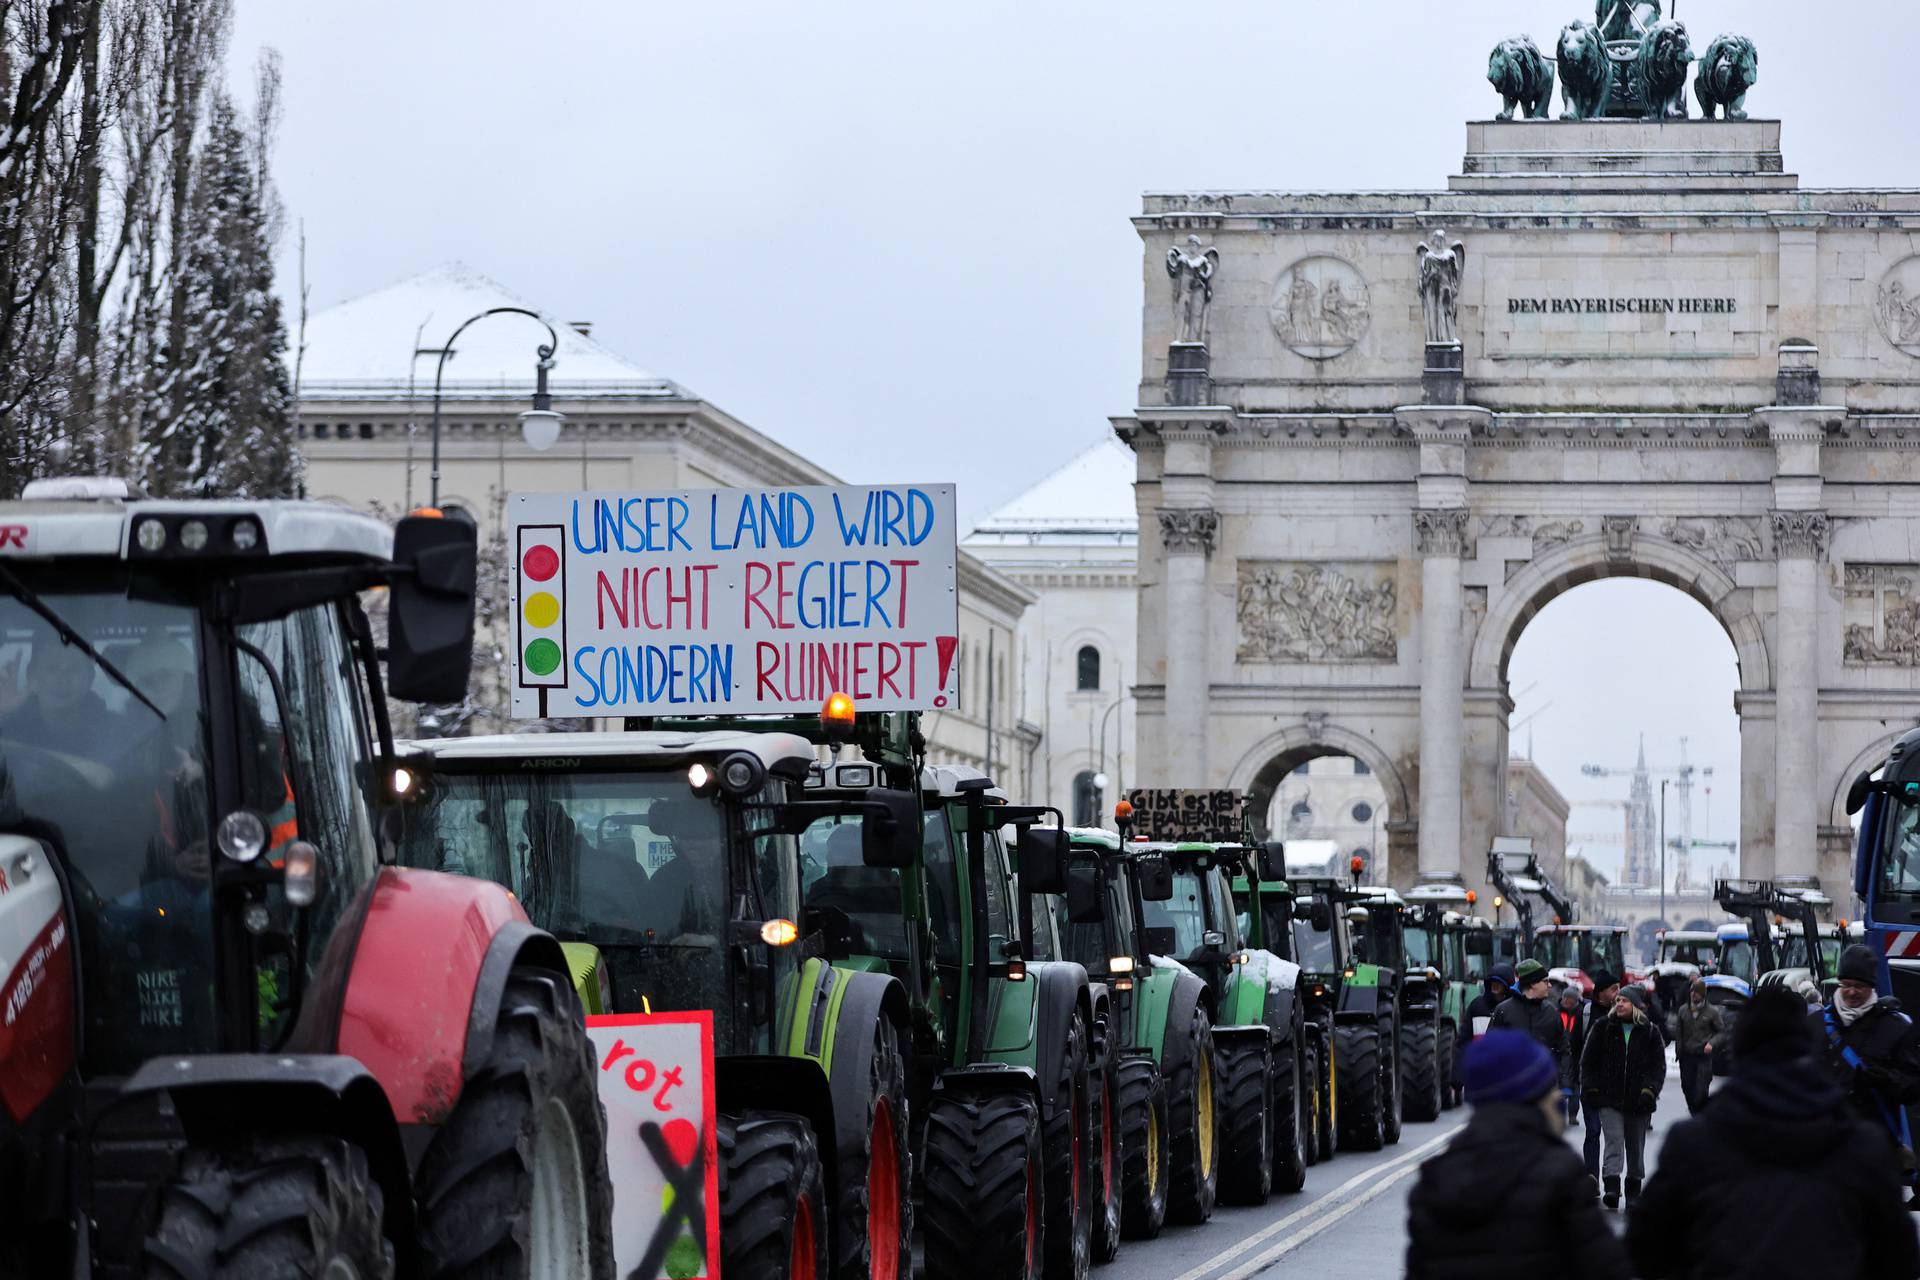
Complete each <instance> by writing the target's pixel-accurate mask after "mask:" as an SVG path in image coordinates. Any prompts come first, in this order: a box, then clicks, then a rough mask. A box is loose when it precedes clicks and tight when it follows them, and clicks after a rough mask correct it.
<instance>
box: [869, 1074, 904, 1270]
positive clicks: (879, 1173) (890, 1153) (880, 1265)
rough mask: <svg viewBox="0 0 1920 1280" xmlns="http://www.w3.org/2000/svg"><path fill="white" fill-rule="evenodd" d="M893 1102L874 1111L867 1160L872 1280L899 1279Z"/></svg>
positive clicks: (897, 1167) (887, 1100) (897, 1153)
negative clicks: (869, 1152) (870, 1151)
mask: <svg viewBox="0 0 1920 1280" xmlns="http://www.w3.org/2000/svg"><path fill="white" fill-rule="evenodd" d="M898 1141H899V1138H898V1134H897V1133H896V1132H895V1130H894V1127H893V1100H892V1099H890V1098H881V1099H879V1100H878V1101H876V1102H875V1103H874V1107H873V1134H872V1144H873V1145H872V1154H871V1155H870V1156H869V1157H868V1160H867V1249H868V1251H869V1252H870V1253H871V1254H872V1258H871V1260H870V1266H871V1268H872V1277H873V1280H898V1277H899V1275H900V1151H899V1146H898Z"/></svg>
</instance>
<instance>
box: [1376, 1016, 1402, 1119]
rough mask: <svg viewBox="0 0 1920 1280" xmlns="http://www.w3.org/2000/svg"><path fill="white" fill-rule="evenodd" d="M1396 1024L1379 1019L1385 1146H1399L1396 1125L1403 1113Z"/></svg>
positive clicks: (1394, 1021)
mask: <svg viewBox="0 0 1920 1280" xmlns="http://www.w3.org/2000/svg"><path fill="white" fill-rule="evenodd" d="M1399 1044H1400V1027H1399V1023H1398V1022H1397V1021H1396V1020H1394V1019H1391V1018H1382V1019H1381V1020H1380V1102H1381V1105H1380V1136H1381V1138H1383V1139H1384V1140H1385V1142H1386V1145H1388V1146H1390V1147H1392V1146H1397V1145H1399V1142H1400V1125H1401V1120H1402V1117H1403V1115H1404V1114H1405V1112H1404V1102H1405V1092H1404V1088H1403V1086H1404V1085H1405V1082H1406V1077H1405V1075H1404V1074H1403V1073H1402V1071H1401V1070H1400V1054H1399V1053H1398V1052H1397V1049H1398V1046H1399Z"/></svg>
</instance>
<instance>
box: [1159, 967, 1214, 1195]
mask: <svg viewBox="0 0 1920 1280" xmlns="http://www.w3.org/2000/svg"><path fill="white" fill-rule="evenodd" d="M1192 1019H1193V1020H1192V1023H1191V1025H1190V1028H1189V1032H1188V1035H1187V1037H1186V1053H1185V1054H1184V1055H1183V1056H1182V1057H1181V1058H1180V1060H1179V1061H1177V1062H1174V1061H1169V1062H1168V1063H1167V1145H1168V1147H1169V1148H1170V1150H1169V1151H1168V1156H1169V1157H1170V1159H1171V1161H1172V1167H1173V1179H1172V1182H1171V1184H1170V1185H1169V1187H1168V1188H1167V1212H1168V1214H1169V1216H1171V1217H1172V1218H1173V1220H1174V1221H1176V1222H1184V1223H1189V1224H1193V1225H1198V1224H1200V1223H1202V1222H1205V1221H1206V1220H1207V1219H1208V1218H1211V1217H1212V1216H1213V1205H1214V1201H1215V1199H1217V1198H1218V1196H1219V1194H1220V1124H1219V1120H1220V1115H1219V1110H1218V1107H1219V1091H1218V1087H1217V1086H1218V1083H1219V1075H1220V1062H1219V1059H1218V1058H1217V1057H1216V1056H1215V1054H1214V1048H1213V1020H1212V1019H1211V1018H1209V1017H1208V1016H1207V1011H1206V1010H1205V1009H1203V1008H1201V1007H1200V1006H1199V1005H1195V1006H1194V1008H1193V1013H1192ZM1168 1040H1169V1041H1172V1040H1173V1037H1172V1036H1169V1037H1168Z"/></svg>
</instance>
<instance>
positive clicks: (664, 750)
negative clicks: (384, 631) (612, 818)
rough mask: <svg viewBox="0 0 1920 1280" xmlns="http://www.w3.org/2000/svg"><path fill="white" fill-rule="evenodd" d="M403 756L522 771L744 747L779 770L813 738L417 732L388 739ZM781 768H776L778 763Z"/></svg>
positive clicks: (802, 755) (801, 765)
mask: <svg viewBox="0 0 1920 1280" xmlns="http://www.w3.org/2000/svg"><path fill="white" fill-rule="evenodd" d="M394 750H395V752H397V753H398V754H399V755H400V756H401V757H403V758H415V757H426V758H428V759H429V760H430V761H432V762H433V763H436V764H449V765H454V766H460V765H467V766H478V765H483V764H489V763H492V764H497V765H504V766H508V767H511V768H514V769H515V770H516V771H519V772H524V771H525V770H526V768H527V767H528V765H529V764H530V763H531V762H536V761H540V760H557V761H558V762H559V765H560V767H561V768H563V769H568V770H572V769H577V768H579V766H580V761H581V760H583V759H592V760H594V761H596V762H597V761H601V760H613V761H618V760H623V759H632V760H661V759H664V760H672V761H679V760H685V759H691V758H694V757H703V758H704V757H713V756H721V755H730V754H732V753H733V752H735V751H745V752H748V753H749V754H751V755H754V756H757V757H759V760H760V763H761V764H762V765H764V766H765V767H766V768H767V769H768V770H769V771H775V770H778V771H779V772H780V773H781V774H782V776H789V775H798V774H801V773H804V772H805V771H806V768H807V766H808V765H809V764H811V763H812V761H813V758H814V752H813V744H812V743H810V742H808V741H807V740H806V739H805V738H802V737H800V736H799V735H797V734H792V733H754V732H750V731H743V730H735V729H726V730H711V731H708V732H685V733H683V732H672V731H639V732H633V733H496V734H483V735H478V736H475V737H471V738H420V739H416V740H413V741H403V742H396V743H394ZM783 765H784V766H785V768H781V766H783Z"/></svg>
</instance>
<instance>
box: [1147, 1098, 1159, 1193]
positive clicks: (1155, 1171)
mask: <svg viewBox="0 0 1920 1280" xmlns="http://www.w3.org/2000/svg"><path fill="white" fill-rule="evenodd" d="M1147 1195H1148V1197H1149V1198H1150V1199H1154V1198H1158V1197H1159V1195H1160V1113H1159V1112H1158V1111H1155V1110H1154V1109H1153V1108H1152V1107H1148V1108H1147Z"/></svg>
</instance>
